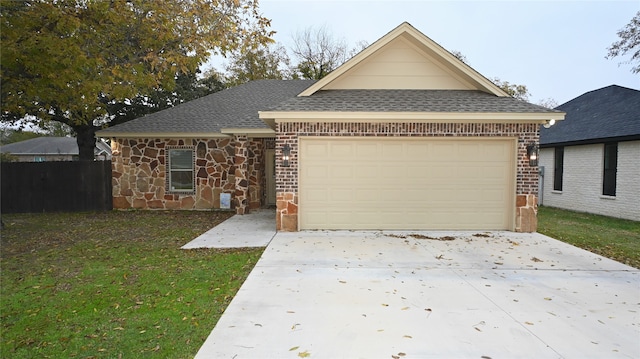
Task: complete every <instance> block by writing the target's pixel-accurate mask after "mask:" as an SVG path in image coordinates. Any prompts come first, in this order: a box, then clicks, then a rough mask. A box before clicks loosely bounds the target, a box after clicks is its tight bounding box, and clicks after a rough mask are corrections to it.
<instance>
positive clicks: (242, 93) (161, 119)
mask: <svg viewBox="0 0 640 359" xmlns="http://www.w3.org/2000/svg"><path fill="white" fill-rule="evenodd" d="M314 82H315V81H313V80H258V81H251V82H248V83H245V84H242V85H239V86H236V87H233V88H229V89H226V90H223V91H219V92H215V93H212V94H210V95H207V96H204V97H201V98H199V99H195V100H193V101H189V102H185V103H183V104H180V105H178V106H176V107H172V108H169V109H166V110H162V111H159V112H156V113H152V114H149V115H146V116H144V117H141V118H137V119H135V120H132V121H128V122H125V123H123V124H120V125H117V126H113V127H110V128H107V129H105V130H102V131H99V135H100V136H105V137H108V136H109V134H110V133H145V132H147V133H149V132H153V133H163V132H166V133H218V132H220V130H221V129H223V128H253V129H255V128H268V126H267V125H266V124H265V123H264V122H263V121H262V120H260V119H259V118H258V111H260V110H264V109H265V108H268V107H269V106H273V105H274V104H277V103H279V102H281V101H283V100H285V99H287V98H290V97H293V96H296V95H297V94H299V93H300V92H302V91H303V90H304V89H306V88H307V87H309V86H311V85H312V84H313V83H314Z"/></svg>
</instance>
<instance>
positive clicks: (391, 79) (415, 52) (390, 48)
mask: <svg viewBox="0 0 640 359" xmlns="http://www.w3.org/2000/svg"><path fill="white" fill-rule="evenodd" d="M332 89H333V90H335V89H360V90H370V89H385V90H389V89H394V90H403V89H406V90H416V89H421V90H480V91H483V92H487V93H490V94H493V95H496V96H498V97H508V96H509V95H508V94H507V93H505V92H504V91H503V90H502V89H500V88H499V87H498V86H496V85H495V84H494V83H493V82H491V81H490V80H489V79H487V78H486V77H484V76H482V75H481V74H480V73H478V72H477V71H475V70H474V69H472V68H471V67H469V66H468V65H466V64H465V63H463V62H462V61H460V60H458V59H457V58H456V57H455V56H453V55H452V54H451V53H450V52H448V51H447V50H446V49H444V48H443V47H442V46H440V45H438V44H437V43H436V42H434V41H433V40H431V39H430V38H429V37H427V36H426V35H424V34H423V33H421V32H420V31H418V30H416V28H414V27H413V26H411V25H410V24H409V23H407V22H404V23H402V24H400V26H398V27H396V28H395V29H393V30H391V32H389V33H388V34H386V35H385V36H383V37H382V38H380V39H379V40H378V41H376V42H375V43H373V44H371V45H370V46H369V47H367V48H366V49H364V50H362V51H361V52H360V53H359V54H357V55H356V56H354V57H352V58H351V59H350V60H349V61H347V62H345V63H344V64H342V65H341V66H340V67H338V68H337V69H335V70H333V71H332V72H331V73H329V74H328V75H327V76H326V77H324V78H322V79H320V80H319V81H318V82H316V83H315V84H313V85H311V86H309V87H308V88H307V89H306V90H304V91H302V92H301V93H300V94H299V95H298V96H301V97H305V96H311V95H313V94H314V93H316V92H317V91H320V90H332Z"/></svg>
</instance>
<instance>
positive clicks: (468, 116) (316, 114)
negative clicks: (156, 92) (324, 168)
mask: <svg viewBox="0 0 640 359" xmlns="http://www.w3.org/2000/svg"><path fill="white" fill-rule="evenodd" d="M259 116H260V118H261V119H262V120H263V121H265V122H266V123H268V124H271V123H273V124H274V126H275V123H280V122H310V121H315V122H335V121H344V120H358V121H381V120H387V121H392V122H401V121H417V122H433V123H457V122H485V123H509V122H518V123H520V122H526V123H539V124H544V123H546V122H547V121H549V120H552V119H553V120H556V121H561V120H564V116H565V114H564V113H563V112H521V113H513V112H325V111H262V112H260V113H259Z"/></svg>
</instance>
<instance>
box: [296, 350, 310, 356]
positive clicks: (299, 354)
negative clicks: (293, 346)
mask: <svg viewBox="0 0 640 359" xmlns="http://www.w3.org/2000/svg"><path fill="white" fill-rule="evenodd" d="M298 356H299V357H300V358H308V357H310V356H311V353H309V352H308V351H306V350H305V351H303V352H300V353H298Z"/></svg>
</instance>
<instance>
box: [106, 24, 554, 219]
mask: <svg viewBox="0 0 640 359" xmlns="http://www.w3.org/2000/svg"><path fill="white" fill-rule="evenodd" d="M563 118H564V113H562V112H560V111H556V110H549V109H546V108H543V107H540V106H536V105H532V104H529V103H527V102H524V101H520V100H516V99H514V98H512V97H510V96H508V95H507V94H506V93H505V92H504V91H502V90H501V89H500V88H498V87H497V86H496V85H495V84H493V83H492V82H491V81H490V80H488V79H487V78H485V77H484V76H482V75H480V74H479V73H477V72H476V71H475V70H473V69H472V68H470V67H469V66H467V65H466V64H464V63H463V62H461V61H460V60H458V59H457V58H456V57H455V56H453V55H452V54H451V53H449V52H448V51H446V50H445V49H444V48H442V47H441V46H440V45H438V44H437V43H435V42H434V41H432V40H431V39H429V38H428V37H427V36H425V35H424V34H422V33H421V32H419V31H418V30H416V29H415V28H413V27H412V26H411V25H409V24H408V23H403V24H401V25H400V26H398V27H397V28H395V29H394V30H392V31H391V32H389V33H388V34H386V35H385V36H383V37H382V38H381V39H379V40H378V41H376V42H375V43H374V44H372V45H371V46H369V47H368V48H366V49H365V50H363V51H362V52H360V53H359V54H358V55H356V56H355V57H353V58H352V59H351V60H349V61H347V62H346V63H345V64H343V65H342V66H341V67H339V68H338V69H336V70H335V71H333V72H332V73H330V74H329V75H328V76H327V77H325V78H323V79H321V80H319V81H317V82H313V81H294V80H291V81H279V80H262V81H255V82H250V83H247V84H244V85H241V86H238V87H235V88H231V89H227V90H224V91H221V92H217V93H214V94H211V95H209V96H206V97H203V98H200V99H197V100H194V101H190V102H188V103H184V104H181V105H179V106H176V107H174V108H171V109H167V110H164V111H160V112H157V113H155V114H151V115H147V116H145V117H142V118H139V119H136V120H133V121H130V122H127V123H123V124H121V125H118V126H114V127H112V128H108V129H105V130H102V131H99V132H98V135H99V136H102V137H109V138H112V142H111V144H112V149H113V162H112V163H113V177H114V181H113V183H114V187H113V196H114V198H113V200H114V207H115V208H158V209H211V208H221V207H224V204H225V202H226V201H225V200H226V198H228V197H231V206H232V207H233V208H235V210H236V213H238V214H244V213H247V212H248V211H249V210H251V209H254V208H259V207H261V206H265V205H276V209H277V215H276V218H275V220H276V228H277V229H278V230H284V231H296V230H302V229H372V230H380V229H406V230H414V229H415V230H417V229H473V230H515V231H525V232H528V231H535V230H536V225H537V221H536V213H537V207H536V206H537V198H536V197H537V189H538V168H537V166H531V165H530V163H529V158H528V154H527V147H528V146H530V145H537V143H538V127H539V125H540V124H542V123H545V121H549V120H551V119H556V120H561V119H563Z"/></svg>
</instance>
